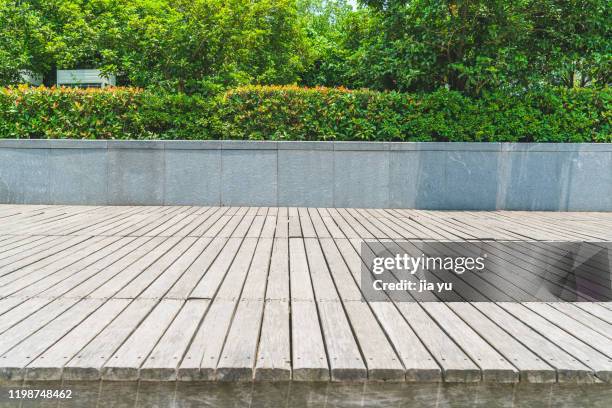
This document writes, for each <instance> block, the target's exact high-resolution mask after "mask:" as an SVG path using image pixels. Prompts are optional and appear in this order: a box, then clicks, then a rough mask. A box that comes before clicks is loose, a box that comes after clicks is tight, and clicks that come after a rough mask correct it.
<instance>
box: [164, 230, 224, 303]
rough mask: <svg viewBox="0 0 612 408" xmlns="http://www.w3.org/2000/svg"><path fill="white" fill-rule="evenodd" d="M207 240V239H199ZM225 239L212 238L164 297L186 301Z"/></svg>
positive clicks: (219, 250) (221, 247)
mask: <svg viewBox="0 0 612 408" xmlns="http://www.w3.org/2000/svg"><path fill="white" fill-rule="evenodd" d="M201 239H209V238H201ZM226 243H227V238H214V239H213V240H212V241H211V242H210V244H209V245H208V246H207V247H206V249H204V251H203V252H202V253H201V254H200V255H199V256H198V258H197V259H196V260H195V261H194V262H193V263H192V264H191V265H190V266H189V268H187V270H186V271H185V273H184V274H183V275H182V276H181V277H180V278H179V279H178V280H177V281H176V282H175V283H174V285H173V286H172V288H171V289H170V290H169V291H168V293H167V294H166V295H165V296H166V297H168V298H175V299H186V298H187V297H188V296H189V294H190V293H191V291H192V290H193V288H194V287H195V286H196V285H197V284H198V282H199V281H200V279H201V278H202V276H204V274H205V273H206V272H207V271H208V268H209V267H210V265H211V264H212V263H213V262H214V261H215V259H216V258H217V256H218V255H219V253H220V252H221V250H222V249H223V247H224V246H225V244H226Z"/></svg>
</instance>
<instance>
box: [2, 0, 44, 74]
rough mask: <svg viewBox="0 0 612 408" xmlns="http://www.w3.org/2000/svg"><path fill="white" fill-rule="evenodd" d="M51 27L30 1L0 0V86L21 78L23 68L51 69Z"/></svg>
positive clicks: (38, 70)
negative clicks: (29, 3)
mask: <svg viewBox="0 0 612 408" xmlns="http://www.w3.org/2000/svg"><path fill="white" fill-rule="evenodd" d="M50 34H51V33H50V30H49V27H47V26H46V25H45V24H44V21H43V20H42V19H41V18H40V16H39V15H38V14H37V13H36V12H35V11H34V10H32V8H31V7H30V6H29V5H28V4H27V3H21V2H18V1H15V0H0V86H3V85H9V84H12V83H17V82H19V81H20V78H21V72H22V71H23V70H28V71H31V72H33V73H36V74H39V73H42V72H45V71H46V70H48V69H49V64H48V62H49V59H48V54H47V53H46V52H45V44H46V41H47V38H48V37H49V36H50Z"/></svg>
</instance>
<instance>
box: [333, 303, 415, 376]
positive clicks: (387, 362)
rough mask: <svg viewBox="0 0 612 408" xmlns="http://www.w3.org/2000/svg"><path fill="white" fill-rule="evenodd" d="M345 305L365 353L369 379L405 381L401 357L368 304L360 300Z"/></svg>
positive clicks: (361, 348)
mask: <svg viewBox="0 0 612 408" xmlns="http://www.w3.org/2000/svg"><path fill="white" fill-rule="evenodd" d="M344 307H345V309H346V314H347V316H348V318H349V321H350V324H351V327H352V328H353V331H354V332H355V338H356V340H357V343H358V344H359V349H360V350H361V353H362V354H363V358H364V361H365V364H366V366H367V370H368V379H370V380H377V381H404V380H405V378H406V376H405V371H404V367H403V365H402V363H401V361H400V358H399V357H398V356H397V354H396V353H395V350H394V349H393V347H392V346H391V344H390V343H389V341H388V340H387V337H386V336H385V333H384V332H383V330H382V329H381V327H380V325H379V324H378V322H377V321H376V318H375V317H374V315H373V314H372V311H371V310H370V309H369V307H368V306H367V304H366V303H364V302H362V301H360V300H357V301H346V302H344Z"/></svg>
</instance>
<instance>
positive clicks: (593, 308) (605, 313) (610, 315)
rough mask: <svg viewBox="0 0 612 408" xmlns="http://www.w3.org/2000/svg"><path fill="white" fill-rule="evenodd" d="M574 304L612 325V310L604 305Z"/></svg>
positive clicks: (590, 303)
mask: <svg viewBox="0 0 612 408" xmlns="http://www.w3.org/2000/svg"><path fill="white" fill-rule="evenodd" d="M573 304H574V305H576V306H577V307H579V308H581V309H582V310H586V311H587V312H589V313H591V314H592V315H594V316H597V317H598V318H600V319H601V320H603V321H605V322H607V323H610V324H612V310H610V309H608V308H606V307H604V306H603V305H602V304H599V303H592V302H576V303H573Z"/></svg>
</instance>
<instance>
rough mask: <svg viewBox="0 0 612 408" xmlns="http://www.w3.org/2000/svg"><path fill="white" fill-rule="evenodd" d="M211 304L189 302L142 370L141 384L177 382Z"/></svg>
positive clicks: (197, 301)
mask: <svg viewBox="0 0 612 408" xmlns="http://www.w3.org/2000/svg"><path fill="white" fill-rule="evenodd" d="M209 303H210V301H209V300H206V299H192V300H188V301H186V302H185V304H184V305H183V308H182V309H181V310H180V311H179V313H178V315H177V316H176V318H175V319H174V321H173V322H172V323H171V324H170V326H169V327H168V330H167V331H166V332H165V333H164V335H163V336H162V338H161V339H160V340H159V342H158V343H157V345H155V348H154V349H153V351H152V352H151V354H150V355H149V357H147V360H146V361H145V362H144V364H143V366H142V367H141V368H140V375H139V378H140V380H161V381H174V380H176V374H177V369H178V365H179V363H180V362H181V359H182V357H183V354H184V353H185V351H186V350H187V347H188V346H189V343H190V342H191V339H192V337H193V335H194V334H195V331H196V329H197V328H198V325H199V324H200V321H201V320H202V318H203V316H204V314H205V313H206V309H207V308H208V305H209Z"/></svg>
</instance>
